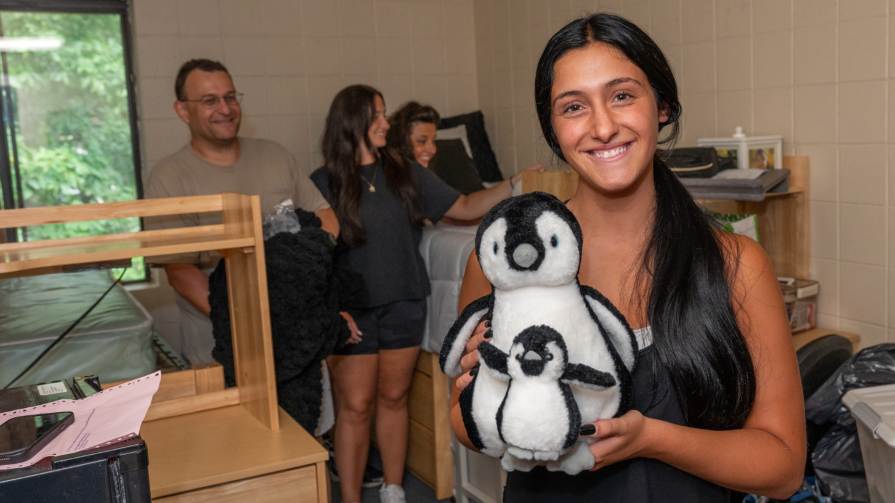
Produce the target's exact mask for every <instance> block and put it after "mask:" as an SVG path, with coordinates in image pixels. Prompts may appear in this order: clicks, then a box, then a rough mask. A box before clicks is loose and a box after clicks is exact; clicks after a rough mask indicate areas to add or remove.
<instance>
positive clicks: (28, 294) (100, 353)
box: [0, 271, 156, 387]
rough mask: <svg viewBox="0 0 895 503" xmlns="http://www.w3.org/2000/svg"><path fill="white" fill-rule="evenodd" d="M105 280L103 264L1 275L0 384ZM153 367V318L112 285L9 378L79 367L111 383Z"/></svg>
mask: <svg viewBox="0 0 895 503" xmlns="http://www.w3.org/2000/svg"><path fill="white" fill-rule="evenodd" d="M111 283H112V280H111V279H110V278H109V274H108V272H106V271H82V272H76V273H64V274H47V275H42V276H29V277H20V278H10V279H4V280H0V387H2V386H6V385H7V384H8V383H9V381H10V380H12V379H13V378H14V377H15V376H16V375H18V374H19V372H21V371H22V370H24V369H25V368H26V367H27V366H28V365H29V364H30V363H31V362H32V361H33V360H34V359H35V358H37V356H38V355H39V354H40V353H41V352H42V351H43V350H44V349H45V348H47V347H48V346H49V345H50V344H51V343H52V342H53V340H54V339H55V338H56V337H57V336H59V334H61V333H63V332H64V331H65V330H66V329H67V328H68V327H69V326H70V325H71V324H72V323H73V322H74V321H75V320H77V319H78V317H80V316H81V315H82V314H83V313H84V312H85V311H86V310H87V309H88V308H89V307H90V306H91V305H92V304H93V303H94V302H95V301H96V300H97V299H98V298H99V297H100V295H102V293H103V292H104V291H105V290H106V288H108V287H109V285H110V284H111ZM155 368H156V358H155V353H154V351H153V349H152V317H151V316H150V315H149V313H148V312H146V310H145V309H144V308H143V306H142V305H140V303H139V302H137V301H136V300H135V299H134V298H133V297H132V296H131V295H130V293H128V291H127V290H125V289H124V288H123V287H121V286H120V285H119V286H116V287H115V288H113V289H112V291H110V292H109V294H108V295H107V296H106V298H105V299H103V301H102V302H100V303H99V304H98V305H97V306H96V308H94V310H93V312H91V313H90V315H89V316H87V317H86V318H84V319H83V320H81V322H80V323H79V324H78V326H76V327H75V328H74V330H72V332H71V333H69V334H68V335H67V336H66V337H65V339H63V340H62V342H60V343H59V344H57V345H56V347H55V348H53V350H52V351H50V352H49V353H48V354H47V355H46V356H44V358H43V359H42V360H41V362H40V363H39V364H38V365H37V366H35V367H34V368H33V369H31V370H30V371H29V372H28V373H27V374H25V375H24V376H22V378H21V379H19V380H18V381H17V382H16V385H24V384H34V383H39V382H46V381H50V380H55V379H62V378H68V377H72V376H76V375H85V374H95V375H98V376H99V378H100V380H101V381H102V382H111V381H116V380H121V379H129V378H132V377H136V376H140V375H144V374H147V373H149V372H151V371H153V370H155Z"/></svg>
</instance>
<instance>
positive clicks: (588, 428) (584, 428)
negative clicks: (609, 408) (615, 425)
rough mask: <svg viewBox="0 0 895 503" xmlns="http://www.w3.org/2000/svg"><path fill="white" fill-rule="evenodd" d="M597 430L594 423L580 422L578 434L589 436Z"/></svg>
mask: <svg viewBox="0 0 895 503" xmlns="http://www.w3.org/2000/svg"><path fill="white" fill-rule="evenodd" d="M596 432H597V427H596V425H593V424H590V423H588V424H582V425H581V428H578V434H579V435H581V436H582V437H589V436H591V435H593V434H594V433H596Z"/></svg>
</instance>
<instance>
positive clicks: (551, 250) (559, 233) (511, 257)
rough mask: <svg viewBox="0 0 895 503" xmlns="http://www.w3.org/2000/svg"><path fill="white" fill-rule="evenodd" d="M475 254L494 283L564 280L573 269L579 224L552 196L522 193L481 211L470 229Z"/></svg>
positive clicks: (575, 267)
mask: <svg viewBox="0 0 895 503" xmlns="http://www.w3.org/2000/svg"><path fill="white" fill-rule="evenodd" d="M476 254H477V256H478V259H479V263H480V264H481V265H482V270H483V271H484V272H485V275H486V276H487V277H488V280H489V281H491V283H492V284H494V286H495V287H497V288H512V287H518V286H526V285H558V284H563V283H567V282H568V281H570V280H571V279H573V278H574V277H575V275H577V273H578V264H579V260H580V257H581V226H580V225H579V224H578V221H577V220H576V219H575V216H574V215H573V214H572V212H571V211H569V209H568V208H566V206H565V205H564V204H563V203H562V202H561V201H560V200H559V199H557V198H555V197H553V196H552V195H550V194H547V193H544V192H531V193H528V194H523V195H521V196H517V197H513V198H510V199H506V200H504V201H502V202H501V203H499V204H497V205H496V206H495V207H494V208H492V209H491V211H490V212H488V214H487V215H485V218H484V219H482V223H481V224H480V225H479V229H478V232H477V233H476Z"/></svg>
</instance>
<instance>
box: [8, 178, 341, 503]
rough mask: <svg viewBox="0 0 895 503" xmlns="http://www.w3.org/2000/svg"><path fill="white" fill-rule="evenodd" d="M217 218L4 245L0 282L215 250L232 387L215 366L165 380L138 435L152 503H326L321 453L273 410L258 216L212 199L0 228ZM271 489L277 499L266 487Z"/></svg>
mask: <svg viewBox="0 0 895 503" xmlns="http://www.w3.org/2000/svg"><path fill="white" fill-rule="evenodd" d="M188 213H218V214H220V215H221V223H220V224H217V225H206V226H198V227H181V228H173V229H164V230H149V231H139V232H127V233H120V234H111V235H103V236H90V237H80V238H70V239H59V240H46V241H34V242H23V243H3V244H0V278H5V277H11V276H21V275H30V274H44V273H51V272H62V271H65V270H68V269H71V268H74V269H77V268H83V267H85V266H89V265H92V264H117V263H120V262H121V261H124V260H129V259H130V258H131V257H136V256H143V257H154V256H160V255H169V254H178V253H186V252H197V251H218V252H220V253H221V254H222V255H223V257H224V260H225V261H226V263H227V283H228V288H229V296H230V319H231V322H232V337H233V347H234V364H235V368H236V381H237V386H236V387H233V388H225V387H224V379H223V372H222V370H221V367H220V365H211V366H207V367H200V368H193V369H188V370H183V371H177V372H171V373H164V374H162V382H161V385H160V388H159V391H158V393H157V394H156V395H155V397H154V399H153V402H152V405H151V407H150V409H149V413H148V414H147V418H146V422H145V423H144V425H143V428H142V429H141V435H142V436H143V438H144V439H145V440H146V444H147V446H148V449H149V459H150V469H149V478H150V487H151V491H152V497H153V499H154V500H157V501H165V502H169V503H171V502H186V501H200V500H201V501H205V499H204V498H212V499H214V500H215V501H244V500H245V499H246V498H249V497H251V498H252V499H253V500H254V502H255V503H262V502H267V501H282V500H283V498H287V499H289V498H291V499H289V500H290V501H302V502H304V501H313V502H326V501H329V484H328V480H327V470H326V460H327V457H328V455H327V452H326V450H325V449H323V447H321V446H320V445H319V444H318V443H317V442H316V441H315V440H314V439H313V437H311V436H310V435H309V434H308V433H307V432H305V431H304V430H303V429H302V428H301V427H300V426H299V425H298V424H297V423H295V421H293V420H292V419H291V418H290V417H289V416H288V415H286V414H284V413H283V412H282V411H281V410H279V407H278V406H277V394H276V381H275V376H274V364H273V345H272V341H271V332H270V319H269V315H268V298H267V276H266V272H265V266H264V240H263V235H262V230H261V209H260V202H259V199H258V197H257V196H245V195H240V194H218V195H209V196H194V197H181V198H162V199H147V200H140V201H131V202H116V203H103V204H85V205H74V206H58V207H45V208H27V209H14V210H5V211H0V229H8V228H17V227H27V226H36V225H45V224H56V223H67V222H82V221H91V220H109V219H119V218H143V217H155V216H164V215H179V214H188ZM272 488H276V489H277V490H276V491H271V490H270V489H272Z"/></svg>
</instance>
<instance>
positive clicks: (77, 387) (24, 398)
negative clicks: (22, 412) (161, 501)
mask: <svg viewBox="0 0 895 503" xmlns="http://www.w3.org/2000/svg"><path fill="white" fill-rule="evenodd" d="M100 389H101V387H100V385H99V380H98V379H97V378H96V377H95V376H85V377H76V378H74V379H72V380H71V381H68V380H61V381H53V382H49V383H44V384H35V385H28V386H20V387H17V388H8V389H3V390H0V412H6V411H10V410H16V409H22V408H26V407H34V406H40V405H42V404H45V403H49V402H53V401H56V400H60V399H71V400H78V399H81V398H85V397H88V396H90V395H92V394H94V393H98V392H99V391H100ZM58 414H59V415H58V416H56V415H54V414H49V415H47V414H42V415H40V416H55V417H41V418H40V421H38V420H37V419H35V418H37V417H38V416H35V415H31V416H19V417H17V418H14V419H11V420H9V421H7V422H6V423H4V424H3V425H0V451H6V452H7V453H11V454H2V453H0V457H2V456H7V457H19V458H20V459H21V461H25V460H27V459H29V458H30V457H31V453H37V452H38V451H39V450H40V448H41V447H42V446H43V445H46V442H48V441H49V440H50V439H51V437H52V436H54V435H58V434H59V433H60V432H62V431H63V430H64V428H65V427H66V426H67V424H70V422H71V421H73V420H74V416H73V414H71V413H70V412H61V413H58ZM20 418H21V419H20ZM29 419H30V423H29V421H28V420H29ZM11 421H14V422H15V423H13V424H9V425H8V424H7V423H10V422H11ZM38 422H39V423H40V424H38ZM7 434H8V435H7ZM7 437H8V438H7ZM23 449H24V450H23ZM0 463H2V462H0ZM13 463H16V461H14V460H10V461H6V462H5V463H3V464H13ZM148 464H149V463H148V457H147V453H146V445H145V444H144V443H143V439H141V438H140V437H138V436H135V437H130V438H126V439H124V440H121V441H119V442H114V443H110V444H105V445H101V446H99V447H95V448H93V449H88V450H84V451H78V452H75V453H72V454H65V455H61V456H54V457H46V458H44V459H41V460H39V461H37V462H36V463H35V464H33V465H31V466H27V467H25V468H15V469H7V470H0V502H3V503H5V502H7V501H10V502H11V501H16V502H18V501H27V502H29V503H58V502H63V501H64V502H65V503H150V501H151V498H150V494H149V472H148Z"/></svg>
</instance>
